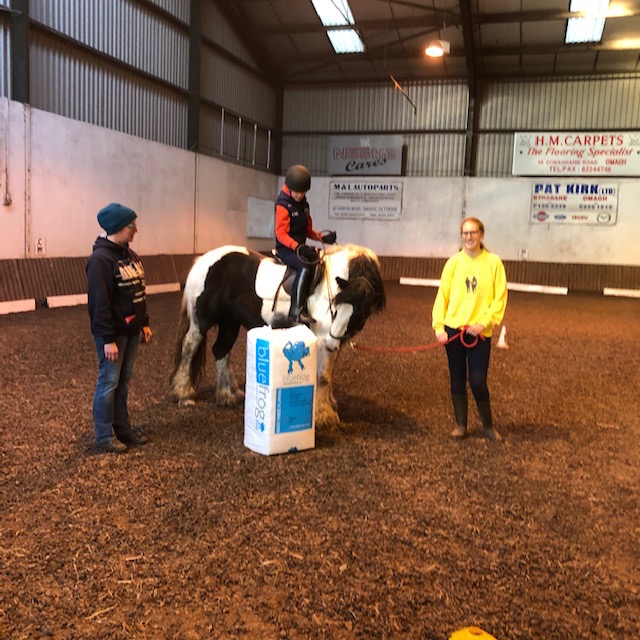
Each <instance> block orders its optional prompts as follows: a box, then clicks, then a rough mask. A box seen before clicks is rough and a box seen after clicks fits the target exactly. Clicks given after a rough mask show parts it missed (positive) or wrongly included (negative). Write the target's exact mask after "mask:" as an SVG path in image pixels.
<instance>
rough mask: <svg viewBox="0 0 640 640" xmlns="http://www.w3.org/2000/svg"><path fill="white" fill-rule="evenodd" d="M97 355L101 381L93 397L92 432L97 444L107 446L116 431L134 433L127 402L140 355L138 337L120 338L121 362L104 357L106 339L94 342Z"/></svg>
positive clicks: (118, 338)
mask: <svg viewBox="0 0 640 640" xmlns="http://www.w3.org/2000/svg"><path fill="white" fill-rule="evenodd" d="M94 341H95V343H96V353H97V355H98V381H97V382H96V390H95V393H94V395H93V429H94V431H95V434H96V442H106V441H107V440H109V438H111V437H112V436H113V435H114V432H115V431H118V432H124V431H128V430H130V429H131V423H130V422H129V410H128V409H127V398H128V396H129V380H131V377H132V376H133V363H134V362H135V359H136V355H137V353H138V345H139V341H140V339H139V336H138V334H137V333H134V334H131V335H126V336H117V337H116V344H117V345H118V359H117V360H116V361H115V362H109V360H107V358H106V357H105V355H104V339H103V338H94Z"/></svg>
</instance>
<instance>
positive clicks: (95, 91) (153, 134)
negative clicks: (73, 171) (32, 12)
mask: <svg viewBox="0 0 640 640" xmlns="http://www.w3.org/2000/svg"><path fill="white" fill-rule="evenodd" d="M30 50H31V51H30V55H31V65H32V69H35V70H36V71H35V72H33V73H31V83H30V84H31V86H30V93H31V103H32V106H34V107H36V108H37V109H42V110H44V111H50V112H52V113H57V114H59V115H62V116H66V117H68V118H74V119H76V120H82V121H83V122H90V123H91V124H96V125H99V126H101V127H107V128H109V129H115V130H116V131H122V132H124V133H129V134H131V135H135V136H139V137H141V138H146V139H148V140H154V141H157V142H162V143H164V144H169V145H173V146H176V147H182V148H184V147H186V144H187V136H186V118H187V116H186V113H187V101H186V98H185V97H184V96H182V95H180V94H177V93H175V92H174V91H171V90H170V89H167V88H165V87H164V86H159V85H157V84H155V83H154V82H153V81H152V80H146V79H144V78H142V77H140V76H136V75H134V74H132V73H129V72H127V71H126V70H125V69H122V68H120V67H114V66H111V65H109V64H108V63H106V62H103V61H102V60H100V59H96V58H94V57H92V56H90V55H88V54H85V53H83V52H80V51H77V50H74V49H73V48H72V47H70V46H65V45H64V44H61V43H60V42H53V41H52V40H51V39H50V38H49V37H48V36H47V35H45V34H40V33H35V34H32V37H31V42H30Z"/></svg>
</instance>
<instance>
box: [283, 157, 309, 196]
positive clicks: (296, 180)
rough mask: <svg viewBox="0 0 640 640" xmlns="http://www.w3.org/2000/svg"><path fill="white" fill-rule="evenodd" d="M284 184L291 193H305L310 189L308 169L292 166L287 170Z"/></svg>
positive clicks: (299, 165) (297, 165) (298, 165)
mask: <svg viewBox="0 0 640 640" xmlns="http://www.w3.org/2000/svg"><path fill="white" fill-rule="evenodd" d="M284 183H285V184H286V185H287V187H289V189H291V191H298V192H300V193H306V192H307V191H309V189H311V174H310V173H309V169H307V167H305V166H304V165H301V164H294V165H293V166H292V167H289V169H288V170H287V175H286V177H285V179H284Z"/></svg>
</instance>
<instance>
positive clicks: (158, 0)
mask: <svg viewBox="0 0 640 640" xmlns="http://www.w3.org/2000/svg"><path fill="white" fill-rule="evenodd" d="M150 2H151V3H152V4H155V5H156V6H157V7H160V8H161V9H163V10H164V11H166V12H167V13H170V14H171V15H172V16H174V17H176V18H178V20H180V21H181V22H184V23H185V24H188V23H189V18H190V13H189V9H190V6H191V5H190V3H189V2H185V0H150Z"/></svg>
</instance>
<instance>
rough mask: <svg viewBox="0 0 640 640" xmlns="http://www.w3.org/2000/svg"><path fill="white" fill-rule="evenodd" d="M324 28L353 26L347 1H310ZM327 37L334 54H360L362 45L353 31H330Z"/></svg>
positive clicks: (353, 22)
mask: <svg viewBox="0 0 640 640" xmlns="http://www.w3.org/2000/svg"><path fill="white" fill-rule="evenodd" d="M311 2H313V7H314V9H315V10H316V13H317V14H318V16H319V17H320V20H321V21H322V24H323V25H324V26H325V27H340V26H342V25H344V26H350V25H355V20H354V19H353V13H351V7H350V6H349V3H348V1H347V0H311ZM327 36H328V37H329V40H330V41H331V45H332V46H333V49H334V51H335V52H336V53H362V52H363V51H364V43H363V42H362V39H361V38H360V35H359V34H358V32H357V31H356V30H355V29H330V30H327Z"/></svg>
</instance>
